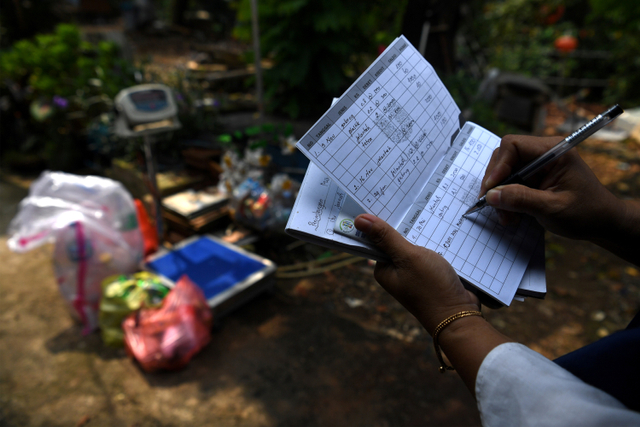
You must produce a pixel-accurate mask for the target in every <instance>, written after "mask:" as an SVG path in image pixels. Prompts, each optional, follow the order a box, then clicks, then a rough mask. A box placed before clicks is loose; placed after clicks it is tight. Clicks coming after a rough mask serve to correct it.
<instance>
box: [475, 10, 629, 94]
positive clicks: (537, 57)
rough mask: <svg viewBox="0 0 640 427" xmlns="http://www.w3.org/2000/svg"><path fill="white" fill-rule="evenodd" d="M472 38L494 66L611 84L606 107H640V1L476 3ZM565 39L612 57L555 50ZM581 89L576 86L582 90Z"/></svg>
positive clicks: (523, 72)
mask: <svg viewBox="0 0 640 427" xmlns="http://www.w3.org/2000/svg"><path fill="white" fill-rule="evenodd" d="M470 7H471V8H472V12H471V14H470V15H471V16H474V17H476V18H475V19H474V20H473V22H472V23H471V25H470V27H469V28H468V29H467V32H468V33H467V34H466V35H467V37H469V38H471V39H474V40H475V41H477V42H478V45H480V46H483V47H484V49H483V52H484V53H485V54H486V56H487V60H488V63H489V65H490V66H492V67H497V68H499V69H501V70H503V71H510V72H516V73H520V74H524V75H528V76H534V77H539V78H545V77H563V76H564V77H571V78H578V79H587V78H591V79H609V82H610V85H609V86H608V87H607V88H606V89H605V91H604V95H605V99H604V100H602V101H604V102H606V103H611V102H623V101H624V102H627V103H632V104H637V103H638V102H640V75H638V73H637V70H638V69H639V66H640V2H638V1H637V0H490V1H484V0H476V1H473V2H471V3H470ZM562 35H572V36H574V37H576V38H577V40H578V50H579V51H583V52H586V53H587V54H588V53H589V52H593V51H600V52H610V53H611V54H612V58H610V59H606V60H602V59H598V58H579V57H577V56H574V55H571V54H570V55H563V54H561V53H559V52H557V51H556V50H555V47H554V41H555V40H556V39H557V38H558V37H560V36H562ZM578 89H580V88H579V87H577V88H576V87H573V88H572V90H575V91H577V90H578Z"/></svg>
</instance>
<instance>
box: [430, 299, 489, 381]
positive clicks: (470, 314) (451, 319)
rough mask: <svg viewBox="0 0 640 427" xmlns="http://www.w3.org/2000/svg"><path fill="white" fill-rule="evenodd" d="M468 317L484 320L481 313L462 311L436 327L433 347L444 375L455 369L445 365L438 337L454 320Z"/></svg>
mask: <svg viewBox="0 0 640 427" xmlns="http://www.w3.org/2000/svg"><path fill="white" fill-rule="evenodd" d="M467 316H480V317H482V318H484V316H483V315H482V313H480V312H479V311H475V310H468V311H461V312H460V313H456V314H453V315H451V316H449V317H447V318H446V319H444V320H443V321H442V322H440V324H439V325H438V326H436V330H435V331H433V346H434V347H435V349H436V356H438V360H439V361H440V372H441V373H444V371H453V370H454V368H453V367H452V366H449V365H447V364H446V363H444V360H443V359H442V352H441V351H440V345H439V344H438V335H439V334H440V332H442V330H443V329H444V328H446V327H447V326H449V324H450V323H451V322H453V321H454V320H458V319H462V318H463V317H467Z"/></svg>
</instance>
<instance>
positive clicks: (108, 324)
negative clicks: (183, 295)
mask: <svg viewBox="0 0 640 427" xmlns="http://www.w3.org/2000/svg"><path fill="white" fill-rule="evenodd" d="M168 293H169V288H167V287H166V286H165V285H164V284H163V283H162V281H161V280H160V278H159V277H158V276H156V275H155V274H152V273H149V272H146V271H142V272H140V273H135V274H133V275H131V276H125V275H119V276H111V277H107V278H106V279H105V280H103V281H102V299H101V300H100V315H99V318H98V322H99V325H100V334H101V335H102V341H103V342H104V343H105V344H107V345H110V346H114V347H120V346H122V345H123V344H124V333H123V332H122V321H123V320H124V319H125V318H126V317H127V316H128V315H129V314H131V313H133V312H134V311H136V310H139V309H141V308H143V307H146V308H156V307H160V305H161V304H162V300H163V299H164V297H165V296H166V295H167V294H168Z"/></svg>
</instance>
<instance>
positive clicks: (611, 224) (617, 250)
mask: <svg viewBox="0 0 640 427" xmlns="http://www.w3.org/2000/svg"><path fill="white" fill-rule="evenodd" d="M607 222H608V225H607V227H605V230H606V231H605V233H603V234H602V235H600V236H598V237H596V238H593V239H590V240H591V241H592V242H593V243H595V244H597V245H598V246H601V247H602V248H604V249H607V250H608V251H610V252H612V253H614V254H616V255H617V256H619V257H620V258H622V259H624V260H626V261H629V262H630V263H632V264H635V265H637V266H640V250H638V243H637V242H639V241H640V202H639V201H636V200H621V201H620V203H619V204H618V207H616V209H615V212H613V213H612V216H611V218H610V219H609V220H608V221H607Z"/></svg>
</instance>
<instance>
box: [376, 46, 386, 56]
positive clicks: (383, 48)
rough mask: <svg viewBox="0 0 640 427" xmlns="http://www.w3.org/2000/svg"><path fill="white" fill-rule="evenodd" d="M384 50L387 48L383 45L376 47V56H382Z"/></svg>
mask: <svg viewBox="0 0 640 427" xmlns="http://www.w3.org/2000/svg"><path fill="white" fill-rule="evenodd" d="M386 48H387V47H386V46H385V45H383V44H379V45H378V56H380V55H382V52H384V50H385V49H386Z"/></svg>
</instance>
